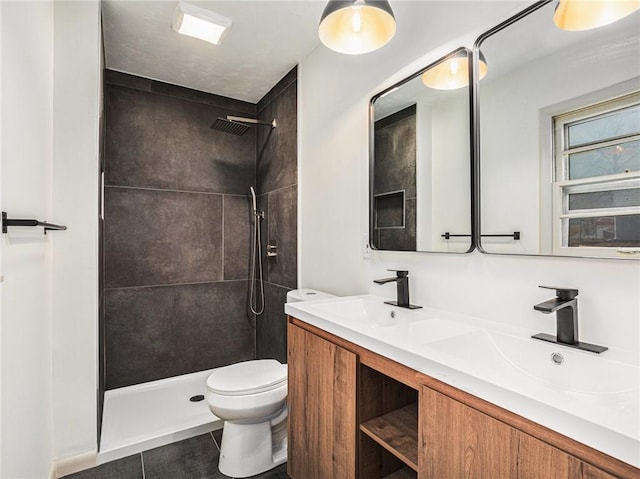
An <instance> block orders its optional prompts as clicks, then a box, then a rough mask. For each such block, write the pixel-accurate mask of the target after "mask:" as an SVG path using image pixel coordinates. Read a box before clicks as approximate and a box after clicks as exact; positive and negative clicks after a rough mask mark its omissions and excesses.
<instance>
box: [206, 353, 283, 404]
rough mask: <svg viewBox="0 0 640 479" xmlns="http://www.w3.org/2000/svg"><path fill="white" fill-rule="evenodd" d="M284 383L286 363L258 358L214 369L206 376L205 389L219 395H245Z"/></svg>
mask: <svg viewBox="0 0 640 479" xmlns="http://www.w3.org/2000/svg"><path fill="white" fill-rule="evenodd" d="M286 383H287V365H286V364H280V363H279V362H278V361H276V360H275V359H258V360H252V361H244V362H241V363H236V364H232V365H230V366H224V367H221V368H218V369H216V370H215V371H214V372H213V373H212V374H211V375H210V376H209V377H208V378H207V390H208V391H209V392H211V393H214V394H217V395H221V396H246V395H251V394H258V393H262V392H266V391H271V390H273V389H277V388H280V387H282V386H284V385H286Z"/></svg>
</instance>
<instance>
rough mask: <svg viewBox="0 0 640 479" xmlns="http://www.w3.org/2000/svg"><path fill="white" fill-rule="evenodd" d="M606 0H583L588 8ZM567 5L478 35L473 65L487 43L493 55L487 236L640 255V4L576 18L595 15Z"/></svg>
mask: <svg viewBox="0 0 640 479" xmlns="http://www.w3.org/2000/svg"><path fill="white" fill-rule="evenodd" d="M604 3H606V2H574V4H578V5H579V8H580V9H582V12H583V13H584V11H585V10H586V9H588V8H591V7H592V6H598V5H596V4H604ZM621 3H623V2H621ZM626 3H632V2H626ZM590 4H592V5H590ZM556 5H558V4H557V2H549V1H543V2H538V3H536V4H534V5H532V6H531V7H529V8H527V9H526V10H524V11H523V12H521V13H520V14H518V15H516V16H515V17H513V18H512V19H510V20H507V21H506V22H504V23H503V24H501V25H498V26H497V27H496V28H494V29H492V30H490V31H488V32H487V33H485V34H483V35H481V36H480V38H479V39H478V41H477V42H476V47H475V50H474V52H475V54H474V58H476V59H475V60H474V65H477V64H478V63H479V61H478V59H477V57H479V56H480V54H481V55H482V56H483V59H484V60H485V61H486V66H487V72H486V76H484V77H482V78H480V79H476V83H475V88H476V90H475V91H476V94H475V95H474V97H475V103H474V107H475V108H474V109H475V112H476V118H475V119H476V124H475V135H476V137H477V142H478V143H476V154H479V165H480V166H479V172H480V184H479V192H480V198H479V201H478V203H477V204H478V205H479V208H478V209H479V211H478V214H477V216H478V218H479V220H478V231H479V235H480V237H479V239H478V246H479V248H480V249H481V250H482V251H484V252H488V253H505V254H525V255H554V256H581V257H606V258H639V257H640V78H639V77H638V74H639V73H640V12H639V11H635V12H631V13H629V14H628V15H626V16H625V17H624V18H621V19H619V20H618V21H615V22H614V23H610V24H608V25H605V26H600V27H597V28H589V29H586V30H566V29H564V28H585V27H583V26H578V25H575V24H574V25H570V24H569V22H570V21H571V20H570V19H569V18H568V17H567V15H568V13H567V12H565V11H564V10H563V5H562V2H561V4H560V5H558V6H557V8H556ZM565 6H566V5H565ZM562 15H565V16H562ZM554 17H555V22H558V23H560V24H562V22H565V24H564V26H563V27H562V28H561V27H559V26H556V24H555V22H554ZM480 66H481V65H480ZM474 76H476V77H481V76H482V72H480V74H479V75H474ZM478 145H479V149H478ZM515 233H517V237H516V235H514V234H515Z"/></svg>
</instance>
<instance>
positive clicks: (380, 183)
mask: <svg viewBox="0 0 640 479" xmlns="http://www.w3.org/2000/svg"><path fill="white" fill-rule="evenodd" d="M381 121H384V120H381ZM374 151H375V170H374V193H375V194H379V193H388V192H391V191H398V190H405V194H406V197H407V198H415V197H416V115H415V114H412V115H410V116H404V117H402V118H401V119H400V120H399V121H396V122H393V123H390V124H388V125H386V126H384V127H382V128H376V130H375V150H374Z"/></svg>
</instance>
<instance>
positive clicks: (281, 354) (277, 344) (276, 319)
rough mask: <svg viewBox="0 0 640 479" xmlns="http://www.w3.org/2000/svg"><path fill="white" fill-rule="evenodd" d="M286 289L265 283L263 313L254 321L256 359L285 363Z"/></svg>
mask: <svg viewBox="0 0 640 479" xmlns="http://www.w3.org/2000/svg"><path fill="white" fill-rule="evenodd" d="M288 291H290V290H289V289H288V288H283V287H281V286H277V285H274V284H271V283H265V285H264V295H265V309H264V313H263V314H262V315H260V316H259V317H258V318H257V319H256V338H257V339H256V357H257V358H258V359H277V360H278V361H280V362H281V363H283V364H284V363H286V362H287V317H286V315H285V313H284V303H286V302H287V292H288Z"/></svg>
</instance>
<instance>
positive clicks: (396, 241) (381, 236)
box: [376, 198, 416, 251]
mask: <svg viewBox="0 0 640 479" xmlns="http://www.w3.org/2000/svg"><path fill="white" fill-rule="evenodd" d="M405 208H406V209H405V227H404V228H399V229H379V230H377V232H378V242H377V243H376V247H377V248H378V249H383V250H393V251H415V250H416V200H415V198H413V199H407V200H405Z"/></svg>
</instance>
